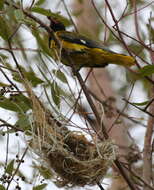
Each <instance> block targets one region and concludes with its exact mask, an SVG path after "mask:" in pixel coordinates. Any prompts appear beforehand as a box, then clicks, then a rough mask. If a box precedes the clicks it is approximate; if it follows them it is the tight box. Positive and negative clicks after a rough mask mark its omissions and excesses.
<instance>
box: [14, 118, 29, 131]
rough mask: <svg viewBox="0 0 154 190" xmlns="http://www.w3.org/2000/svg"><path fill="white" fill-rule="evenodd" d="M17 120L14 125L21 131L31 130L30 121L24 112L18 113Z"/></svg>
mask: <svg viewBox="0 0 154 190" xmlns="http://www.w3.org/2000/svg"><path fill="white" fill-rule="evenodd" d="M18 118H19V119H18V120H17V122H16V123H15V126H16V127H18V128H19V129H22V130H23V131H28V130H31V123H30V120H29V117H28V116H27V115H26V114H18Z"/></svg>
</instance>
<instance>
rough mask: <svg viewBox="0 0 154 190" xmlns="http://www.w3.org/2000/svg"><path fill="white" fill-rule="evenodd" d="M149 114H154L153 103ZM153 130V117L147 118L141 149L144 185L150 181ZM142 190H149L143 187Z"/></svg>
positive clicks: (153, 89) (152, 94) (153, 90)
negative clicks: (142, 147)
mask: <svg viewBox="0 0 154 190" xmlns="http://www.w3.org/2000/svg"><path fill="white" fill-rule="evenodd" d="M151 96H152V98H153V97H154V87H152V89H151ZM149 111H150V113H152V115H153V114H154V102H153V103H151V104H150V107H149ZM153 128H154V116H151V115H150V116H149V120H148V124H147V129H146V133H145V138H144V149H143V179H144V181H146V183H148V184H150V183H151V180H152V157H151V156H152V133H153ZM144 190H149V188H148V187H147V186H146V185H145V186H144Z"/></svg>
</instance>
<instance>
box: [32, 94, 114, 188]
mask: <svg viewBox="0 0 154 190" xmlns="http://www.w3.org/2000/svg"><path fill="white" fill-rule="evenodd" d="M30 93H31V99H32V101H33V115H34V123H35V125H34V127H35V129H34V135H33V139H32V144H33V145H32V146H31V147H32V148H33V150H34V151H35V152H36V150H37V153H39V155H41V158H42V159H43V162H44V165H45V163H47V165H48V166H49V167H50V169H51V171H52V173H54V181H55V183H56V184H57V185H58V186H61V187H64V186H65V187H66V186H67V187H73V186H84V185H95V184H96V183H98V182H99V181H100V180H101V179H103V177H104V175H105V174H106V172H107V170H108V168H109V167H110V166H111V165H112V163H113V161H114V159H115V146H114V145H113V144H112V142H111V141H109V140H106V141H103V142H96V141H95V142H90V141H88V140H87V139H86V137H85V136H84V135H83V133H82V132H76V131H70V130H69V129H68V128H67V127H66V126H65V125H62V124H60V123H59V122H58V121H57V120H56V119H55V118H54V117H53V116H52V115H51V113H50V112H48V111H47V110H46V109H45V108H44V106H43V105H42V104H41V102H39V100H38V99H37V98H36V97H35V95H33V94H32V92H30ZM30 93H29V94H30Z"/></svg>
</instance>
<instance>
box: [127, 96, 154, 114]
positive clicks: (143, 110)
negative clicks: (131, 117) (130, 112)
mask: <svg viewBox="0 0 154 190" xmlns="http://www.w3.org/2000/svg"><path fill="white" fill-rule="evenodd" d="M123 100H124V101H125V102H127V103H129V104H130V105H132V106H134V107H135V108H137V109H138V110H140V111H142V112H144V113H146V114H148V115H149V116H151V117H154V114H152V113H150V112H148V111H146V110H145V109H142V108H140V107H138V106H136V105H135V104H133V103H131V102H129V101H128V100H126V99H125V98H123ZM153 113H154V112H153Z"/></svg>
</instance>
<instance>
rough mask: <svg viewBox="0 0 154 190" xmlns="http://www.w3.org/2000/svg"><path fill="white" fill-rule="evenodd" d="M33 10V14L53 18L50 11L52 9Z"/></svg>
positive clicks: (38, 8)
mask: <svg viewBox="0 0 154 190" xmlns="http://www.w3.org/2000/svg"><path fill="white" fill-rule="evenodd" d="M31 10H32V11H33V12H35V13H39V14H41V15H45V16H51V11H50V9H44V8H41V7H33V8H32V9H31Z"/></svg>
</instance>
